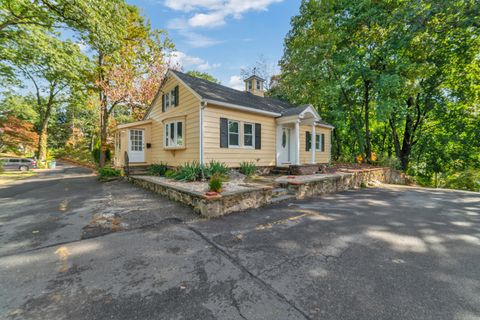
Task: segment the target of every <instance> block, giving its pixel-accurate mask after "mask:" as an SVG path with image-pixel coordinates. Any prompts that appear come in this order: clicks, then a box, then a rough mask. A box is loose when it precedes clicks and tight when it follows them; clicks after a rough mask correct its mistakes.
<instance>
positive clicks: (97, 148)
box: [92, 140, 112, 163]
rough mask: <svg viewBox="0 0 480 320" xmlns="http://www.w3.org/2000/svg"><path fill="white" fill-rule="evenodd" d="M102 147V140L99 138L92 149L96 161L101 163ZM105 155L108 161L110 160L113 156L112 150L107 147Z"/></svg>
mask: <svg viewBox="0 0 480 320" xmlns="http://www.w3.org/2000/svg"><path fill="white" fill-rule="evenodd" d="M100 148H101V147H100V141H99V140H97V142H96V143H95V146H94V147H93V150H92V157H93V160H94V161H95V163H100ZM105 155H106V160H107V162H109V161H110V160H111V158H112V151H111V150H110V149H107V150H106V152H105Z"/></svg>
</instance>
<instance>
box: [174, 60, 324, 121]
mask: <svg viewBox="0 0 480 320" xmlns="http://www.w3.org/2000/svg"><path fill="white" fill-rule="evenodd" d="M169 73H172V74H173V75H174V76H175V77H176V78H178V79H179V80H180V81H181V82H183V84H185V85H186V86H187V87H188V88H189V89H190V90H191V91H193V93H194V94H195V95H196V96H197V97H199V98H200V99H203V100H206V101H207V102H212V103H215V102H217V103H220V104H223V105H231V106H237V107H243V108H247V110H248V109H254V110H257V111H260V112H265V113H268V114H271V115H273V116H276V117H281V116H292V115H300V114H301V113H302V112H303V111H305V110H306V109H307V108H310V107H311V106H310V105H303V106H295V105H293V104H291V103H288V102H286V101H281V100H277V99H273V98H269V97H259V96H256V95H254V94H252V93H250V92H245V91H239V90H235V89H232V88H229V87H225V86H222V85H220V84H218V83H214V82H211V81H207V80H204V79H200V78H197V77H193V76H190V75H188V74H186V73H183V72H180V71H177V70H173V69H169V71H168V73H167V75H168V74H169ZM315 114H316V115H317V116H318V113H316V111H315ZM318 118H319V119H320V117H319V116H318ZM317 122H318V123H320V124H324V125H327V126H331V125H329V124H328V123H326V122H324V121H322V120H320V121H317ZM332 128H333V127H332Z"/></svg>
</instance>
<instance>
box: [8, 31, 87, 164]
mask: <svg viewBox="0 0 480 320" xmlns="http://www.w3.org/2000/svg"><path fill="white" fill-rule="evenodd" d="M11 46H12V47H11V52H13V53H14V55H13V57H12V59H11V64H12V66H13V67H14V68H15V69H16V70H18V71H19V72H20V73H21V74H22V76H23V77H25V78H26V79H27V80H28V81H30V82H31V84H32V86H33V88H34V92H35V105H34V108H35V110H36V111H37V113H38V115H39V123H38V128H37V131H38V134H39V140H38V158H39V160H41V161H42V160H45V159H46V156H47V142H48V124H49V121H50V119H51V116H52V114H53V113H54V112H55V110H56V108H58V107H59V105H61V104H62V103H63V102H65V101H66V95H68V92H69V91H70V89H71V88H72V87H73V86H74V85H75V84H76V83H77V82H81V81H83V80H84V78H83V75H84V74H85V71H84V70H85V68H86V67H88V60H87V59H86V57H85V56H84V55H83V54H82V53H81V52H80V50H79V48H78V45H76V44H74V43H72V42H71V41H61V40H59V39H58V38H57V37H56V36H55V35H54V34H49V33H45V32H43V30H39V29H38V28H37V27H32V28H30V29H28V32H26V33H25V34H23V35H22V37H20V38H19V39H17V41H16V42H14V43H12V44H11Z"/></svg>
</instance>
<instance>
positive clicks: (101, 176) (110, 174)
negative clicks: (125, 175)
mask: <svg viewBox="0 0 480 320" xmlns="http://www.w3.org/2000/svg"><path fill="white" fill-rule="evenodd" d="M120 174H121V171H120V170H118V169H114V168H111V167H102V168H99V169H98V180H100V181H107V180H109V179H110V178H114V177H120Z"/></svg>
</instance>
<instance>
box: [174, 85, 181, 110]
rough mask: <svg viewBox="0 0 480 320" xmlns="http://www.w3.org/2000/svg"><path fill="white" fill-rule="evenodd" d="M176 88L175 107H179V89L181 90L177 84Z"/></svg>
mask: <svg viewBox="0 0 480 320" xmlns="http://www.w3.org/2000/svg"><path fill="white" fill-rule="evenodd" d="M174 90H175V107H177V106H178V104H179V103H180V100H178V96H179V94H178V91H179V89H178V86H176V87H175V89H174Z"/></svg>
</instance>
